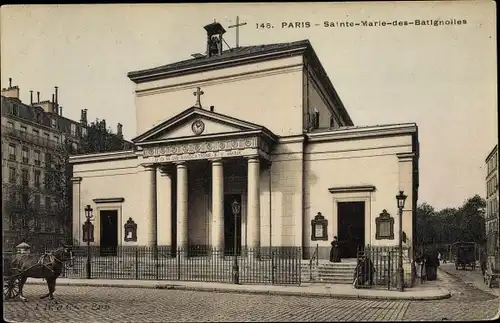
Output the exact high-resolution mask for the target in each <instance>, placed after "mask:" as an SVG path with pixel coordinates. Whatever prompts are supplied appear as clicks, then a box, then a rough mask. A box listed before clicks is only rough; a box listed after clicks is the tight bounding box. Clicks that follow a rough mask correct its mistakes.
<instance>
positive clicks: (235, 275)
mask: <svg viewBox="0 0 500 323" xmlns="http://www.w3.org/2000/svg"><path fill="white" fill-rule="evenodd" d="M231 207H232V209H233V215H234V251H233V252H234V254H233V260H234V262H233V283H234V284H239V283H240V268H239V266H238V254H237V247H238V214H240V211H241V205H240V203H239V202H238V201H236V200H234V201H233V203H232V204H231Z"/></svg>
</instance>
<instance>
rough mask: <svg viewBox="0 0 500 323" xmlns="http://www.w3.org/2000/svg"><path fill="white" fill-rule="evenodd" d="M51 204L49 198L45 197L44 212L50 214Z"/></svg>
mask: <svg viewBox="0 0 500 323" xmlns="http://www.w3.org/2000/svg"><path fill="white" fill-rule="evenodd" d="M51 204H52V203H51V201H50V197H49V196H46V197H45V205H44V206H45V210H47V211H49V212H50V210H51V207H52V205H51Z"/></svg>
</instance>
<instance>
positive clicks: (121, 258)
mask: <svg viewBox="0 0 500 323" xmlns="http://www.w3.org/2000/svg"><path fill="white" fill-rule="evenodd" d="M87 251H89V252H90V257H89V258H90V276H88V273H87V259H88V258H87V256H88V254H87ZM238 251H239V252H238V254H237V255H236V258H237V262H238V266H239V281H240V283H242V284H276V285H280V284H292V285H293V284H296V285H298V284H300V279H301V254H302V253H301V249H300V248H293V247H292V248H280V247H276V248H258V249H247V248H242V249H241V251H240V250H238ZM73 255H74V257H75V261H74V266H73V268H69V269H65V270H64V271H63V273H62V275H61V277H65V278H87V277H90V278H91V279H136V280H178V281H204V282H225V283H230V282H232V274H233V264H234V253H233V252H231V251H228V250H216V249H200V248H194V249H193V248H189V249H180V248H177V249H176V248H171V247H169V246H158V247H156V248H155V247H118V248H112V249H105V248H100V247H90V248H89V249H87V247H85V246H82V247H73Z"/></svg>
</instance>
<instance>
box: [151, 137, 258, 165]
mask: <svg viewBox="0 0 500 323" xmlns="http://www.w3.org/2000/svg"><path fill="white" fill-rule="evenodd" d="M260 146H261V145H259V142H258V139H257V138H249V139H234V140H223V141H214V142H202V143H192V144H177V145H169V146H164V147H148V148H145V149H144V155H143V156H144V157H145V158H147V157H159V156H162V157H172V156H169V155H180V156H179V157H181V156H182V157H184V156H183V155H185V154H194V155H196V154H205V155H200V156H199V157H194V158H191V159H200V158H212V157H219V156H215V155H214V156H212V155H211V153H212V154H215V153H220V152H222V151H234V150H241V149H248V148H259V147H260ZM234 154H235V156H236V155H238V154H237V152H234ZM225 156H226V155H225ZM222 157H223V156H222ZM182 159H185V158H182ZM171 160H173V159H171Z"/></svg>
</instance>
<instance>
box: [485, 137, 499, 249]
mask: <svg viewBox="0 0 500 323" xmlns="http://www.w3.org/2000/svg"><path fill="white" fill-rule="evenodd" d="M484 220H485V221H484V222H485V226H486V237H487V240H488V241H487V243H488V249H489V250H490V251H493V250H498V248H499V245H500V240H499V239H500V238H499V234H498V231H499V213H498V144H497V145H495V147H494V148H493V150H492V151H491V152H490V153H489V154H488V157H486V213H485V219H484ZM495 244H496V246H495Z"/></svg>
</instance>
